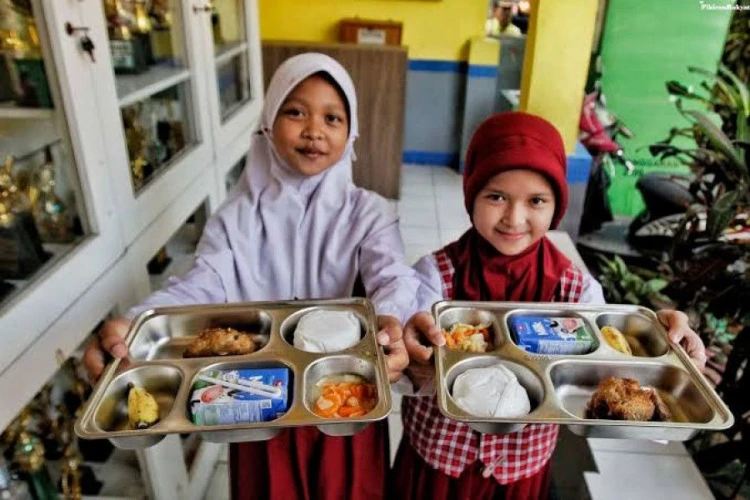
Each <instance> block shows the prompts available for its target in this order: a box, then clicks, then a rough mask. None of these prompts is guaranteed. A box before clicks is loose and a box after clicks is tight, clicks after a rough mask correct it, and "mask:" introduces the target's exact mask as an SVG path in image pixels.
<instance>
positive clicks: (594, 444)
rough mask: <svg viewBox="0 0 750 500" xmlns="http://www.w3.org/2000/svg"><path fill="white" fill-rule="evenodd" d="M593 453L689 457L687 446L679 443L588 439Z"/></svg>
mask: <svg viewBox="0 0 750 500" xmlns="http://www.w3.org/2000/svg"><path fill="white" fill-rule="evenodd" d="M588 443H589V447H590V448H591V450H593V451H611V452H624V453H637V454H649V455H677V456H688V451H687V450H686V449H685V445H684V444H682V443H680V442H677V441H667V442H665V443H663V442H658V441H646V440H640V439H601V438H588Z"/></svg>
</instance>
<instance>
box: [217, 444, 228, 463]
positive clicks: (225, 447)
mask: <svg viewBox="0 0 750 500" xmlns="http://www.w3.org/2000/svg"><path fill="white" fill-rule="evenodd" d="M228 462H229V444H228V443H224V444H223V445H222V446H221V455H219V463H220V464H222V463H224V464H225V463H228Z"/></svg>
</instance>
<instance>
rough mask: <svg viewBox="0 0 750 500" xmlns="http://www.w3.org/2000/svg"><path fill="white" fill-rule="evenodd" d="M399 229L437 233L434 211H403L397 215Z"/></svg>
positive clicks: (436, 220) (436, 219)
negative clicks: (428, 230) (422, 229)
mask: <svg viewBox="0 0 750 500" xmlns="http://www.w3.org/2000/svg"><path fill="white" fill-rule="evenodd" d="M398 217H399V223H400V224H401V228H402V229H403V228H424V229H430V230H434V231H435V234H437V231H438V218H437V214H436V213H435V211H434V210H404V211H403V212H402V213H399V216H398Z"/></svg>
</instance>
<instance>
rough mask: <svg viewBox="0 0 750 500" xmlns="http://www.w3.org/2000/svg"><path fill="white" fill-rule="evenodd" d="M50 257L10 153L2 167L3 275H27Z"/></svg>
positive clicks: (0, 248)
mask: <svg viewBox="0 0 750 500" xmlns="http://www.w3.org/2000/svg"><path fill="white" fill-rule="evenodd" d="M48 258H49V255H48V254H47V253H46V252H45V251H44V248H42V240H41V238H40V237H39V232H38V231H37V228H36V225H35V224H34V216H33V214H32V212H31V204H30V203H29V200H28V199H27V198H26V195H25V194H24V193H23V191H22V190H21V189H20V188H19V186H18V178H17V177H16V175H14V173H13V157H11V156H8V157H7V158H6V159H5V162H4V163H3V165H2V167H0V279H24V278H27V277H28V276H29V275H31V274H32V273H33V272H35V271H36V270H37V269H39V268H40V267H41V266H42V264H43V263H44V262H45V261H46V260H47V259H48Z"/></svg>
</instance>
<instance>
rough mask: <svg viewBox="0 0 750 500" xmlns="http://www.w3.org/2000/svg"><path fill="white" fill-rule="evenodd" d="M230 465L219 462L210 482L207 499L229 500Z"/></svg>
mask: <svg viewBox="0 0 750 500" xmlns="http://www.w3.org/2000/svg"><path fill="white" fill-rule="evenodd" d="M229 496H230V495H229V466H228V465H227V464H222V463H220V464H218V465H217V466H216V471H215V472H214V475H213V477H212V478H211V482H210V483H209V484H208V489H207V490H206V495H205V496H204V497H203V498H204V499H205V500H229Z"/></svg>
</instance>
